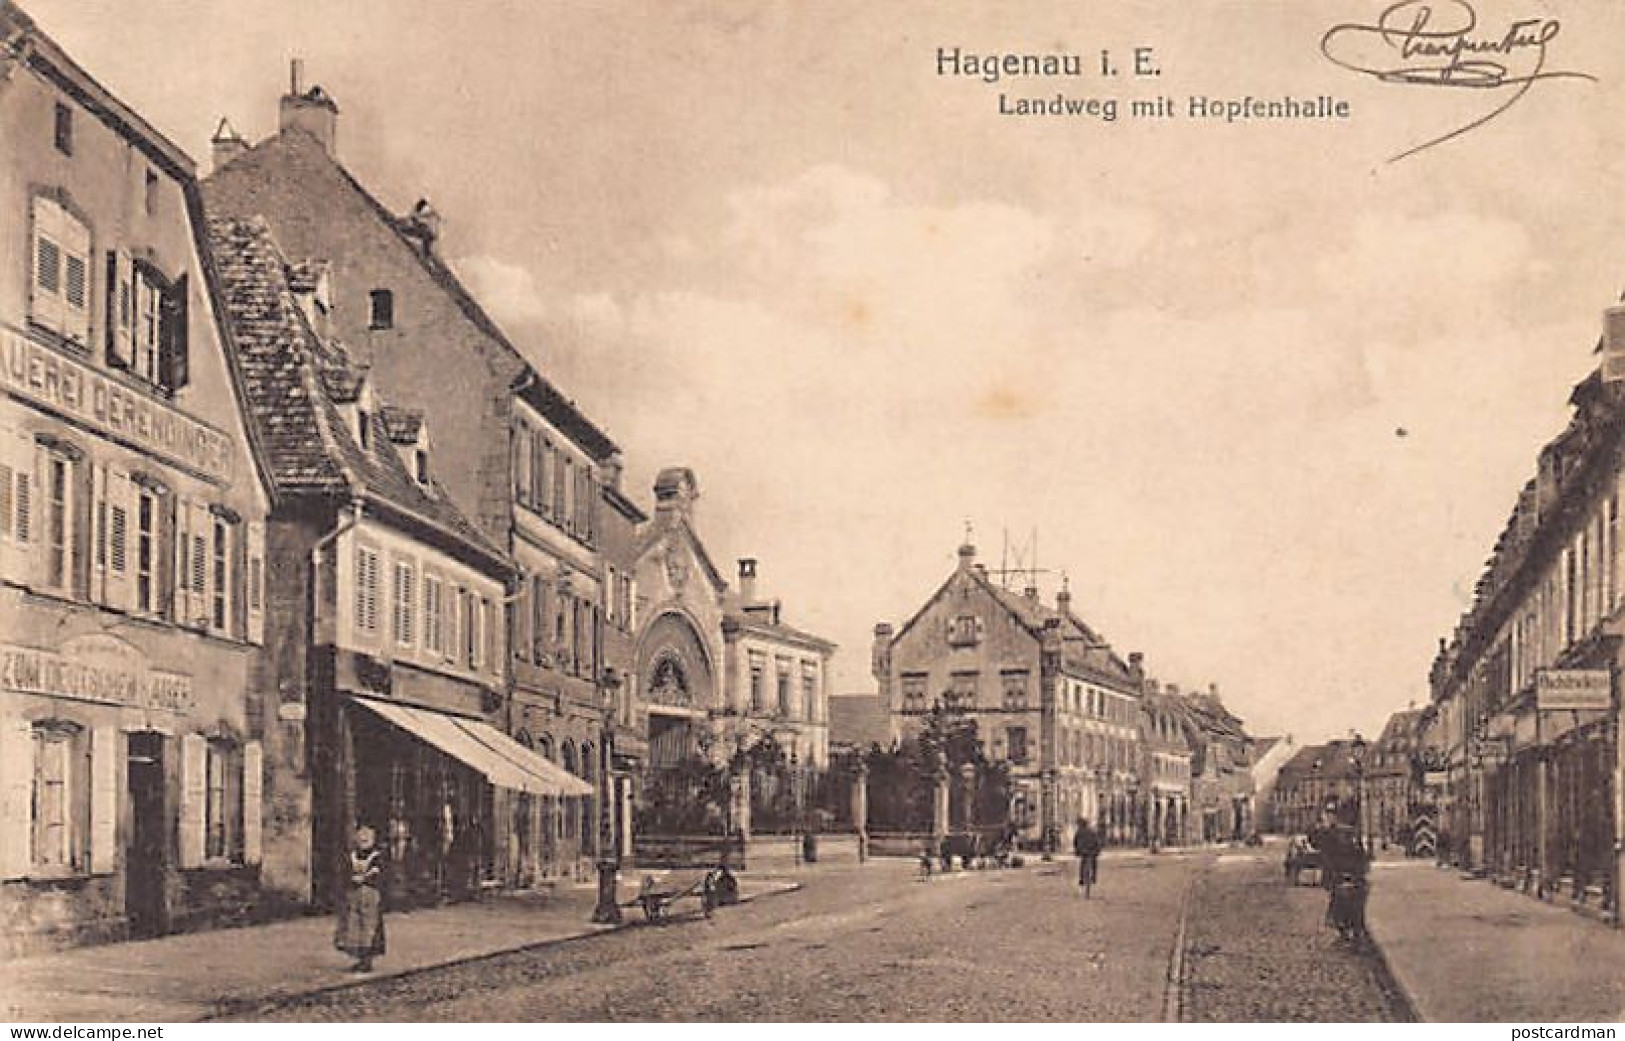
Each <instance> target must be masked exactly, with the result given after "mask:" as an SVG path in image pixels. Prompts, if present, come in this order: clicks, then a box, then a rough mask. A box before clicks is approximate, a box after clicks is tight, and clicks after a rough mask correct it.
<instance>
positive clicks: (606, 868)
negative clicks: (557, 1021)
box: [592, 669, 621, 925]
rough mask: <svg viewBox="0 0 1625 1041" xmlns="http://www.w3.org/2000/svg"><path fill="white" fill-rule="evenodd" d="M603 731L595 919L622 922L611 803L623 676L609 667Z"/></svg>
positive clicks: (598, 785)
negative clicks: (617, 696)
mask: <svg viewBox="0 0 1625 1041" xmlns="http://www.w3.org/2000/svg"><path fill="white" fill-rule="evenodd" d="M599 683H600V688H601V692H602V698H601V702H600V707H601V710H602V718H601V719H600V724H601V726H602V730H601V731H600V733H599V735H598V756H599V759H598V762H597V763H594V764H593V773H594V775H595V776H594V778H593V780H594V782H595V783H594V787H596V788H597V789H598V821H597V825H598V902H597V904H596V905H595V906H594V907H593V909H592V920H593V921H594V922H599V923H602V924H606V925H618V924H620V921H621V904H620V896H619V894H618V893H617V892H616V883H617V881H618V878H619V875H620V870H621V844H620V840H619V836H618V835H617V834H616V827H615V823H616V813H615V810H614V809H613V808H612V806H611V802H612V800H613V792H614V789H615V785H614V783H613V779H612V778H611V776H610V773H611V767H612V766H613V764H614V762H615V693H616V691H618V690H619V689H620V686H621V678H620V675H619V674H618V673H617V672H616V671H615V670H614V669H605V670H604V674H603V676H602V677H601V678H600V681H599Z"/></svg>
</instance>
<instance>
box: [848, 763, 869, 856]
mask: <svg viewBox="0 0 1625 1041" xmlns="http://www.w3.org/2000/svg"><path fill="white" fill-rule="evenodd" d="M852 827H853V829H855V830H856V831H857V833H858V863H859V864H862V863H863V862H864V861H866V860H868V859H869V764H868V763H866V762H864V761H863V760H862V759H861V758H860V759H859V760H858V768H857V769H856V770H854V771H853V773H852Z"/></svg>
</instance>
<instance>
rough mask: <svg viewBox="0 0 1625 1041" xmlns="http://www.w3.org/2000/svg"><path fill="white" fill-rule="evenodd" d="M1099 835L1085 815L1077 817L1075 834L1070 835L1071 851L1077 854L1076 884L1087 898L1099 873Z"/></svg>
mask: <svg viewBox="0 0 1625 1041" xmlns="http://www.w3.org/2000/svg"><path fill="white" fill-rule="evenodd" d="M1100 846H1101V842H1100V835H1099V833H1097V832H1096V831H1095V829H1093V828H1091V827H1090V826H1089V821H1088V819H1087V818H1085V817H1079V818H1078V831H1077V834H1075V835H1073V836H1072V852H1073V853H1076V854H1077V855H1078V885H1080V886H1082V887H1083V895H1084V897H1085V898H1088V897H1089V896H1091V895H1092V893H1091V891H1092V890H1093V889H1094V886H1095V879H1096V878H1097V877H1099V873H1100Z"/></svg>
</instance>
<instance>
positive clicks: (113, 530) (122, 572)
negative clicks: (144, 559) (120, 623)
mask: <svg viewBox="0 0 1625 1041" xmlns="http://www.w3.org/2000/svg"><path fill="white" fill-rule="evenodd" d="M104 479H105V481H106V482H107V602H108V604H109V605H110V606H112V607H116V608H118V609H119V610H121V611H128V610H129V609H130V608H132V607H134V606H135V507H136V502H135V484H134V482H132V481H131V480H130V475H129V474H126V473H123V472H121V471H119V470H109V471H107V473H106V476H105V478H104Z"/></svg>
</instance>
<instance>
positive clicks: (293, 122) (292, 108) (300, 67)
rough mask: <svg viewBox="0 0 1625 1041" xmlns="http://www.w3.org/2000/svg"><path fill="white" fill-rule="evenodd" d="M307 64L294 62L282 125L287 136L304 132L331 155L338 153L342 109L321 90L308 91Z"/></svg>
mask: <svg viewBox="0 0 1625 1041" xmlns="http://www.w3.org/2000/svg"><path fill="white" fill-rule="evenodd" d="M304 78H305V63H304V60H303V59H301V58H295V59H293V62H292V65H291V66H290V68H289V73H288V93H286V94H284V95H283V96H282V104H281V105H280V106H279V109H278V117H279V118H278V125H279V129H281V130H282V131H283V132H284V133H286V132H287V131H289V130H303V131H304V132H305V133H307V134H309V135H310V136H312V137H314V138H315V139H316V140H317V141H319V142H321V145H322V149H323V151H325V152H326V153H327V154H328V155H337V154H338V129H339V107H338V105H337V104H335V103H334V101H333V99H332V98H330V97H328V96H327V92H326V91H324V90H323V89H322V88H321V87H311V88H310V89H309V90H306V89H304Z"/></svg>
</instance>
